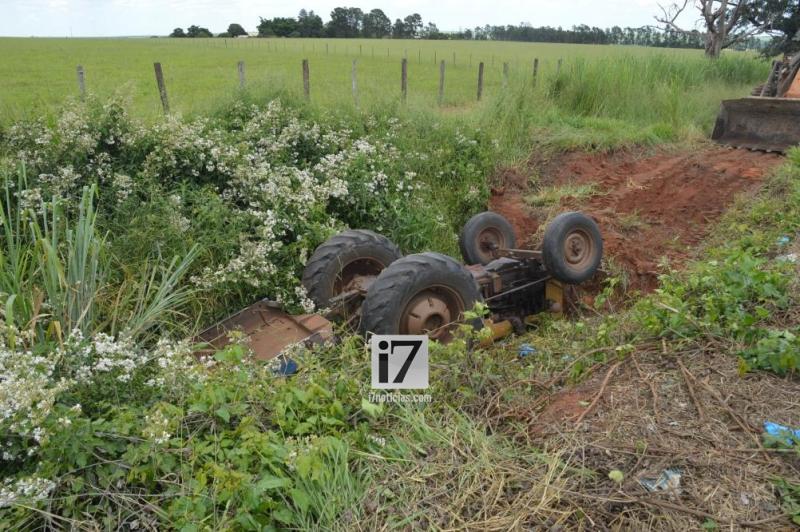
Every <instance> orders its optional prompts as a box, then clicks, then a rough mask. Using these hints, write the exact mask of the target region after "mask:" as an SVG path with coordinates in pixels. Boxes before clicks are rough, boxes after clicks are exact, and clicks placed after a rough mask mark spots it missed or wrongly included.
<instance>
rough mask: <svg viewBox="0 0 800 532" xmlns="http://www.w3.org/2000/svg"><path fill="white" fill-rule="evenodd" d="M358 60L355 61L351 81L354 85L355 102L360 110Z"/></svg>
mask: <svg viewBox="0 0 800 532" xmlns="http://www.w3.org/2000/svg"><path fill="white" fill-rule="evenodd" d="M356 62H357V61H356V60H355V59H353V69H352V70H351V71H350V79H351V81H352V84H353V101H354V102H355V104H356V109H358V77H357V76H356Z"/></svg>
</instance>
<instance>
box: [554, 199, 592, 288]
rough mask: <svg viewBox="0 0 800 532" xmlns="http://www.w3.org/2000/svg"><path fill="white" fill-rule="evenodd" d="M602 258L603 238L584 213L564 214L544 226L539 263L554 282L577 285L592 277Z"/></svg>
mask: <svg viewBox="0 0 800 532" xmlns="http://www.w3.org/2000/svg"><path fill="white" fill-rule="evenodd" d="M602 258H603V237H602V236H601V235H600V229H599V228H598V227H597V224H596V223H595V222H594V220H592V219H591V218H589V217H588V216H586V215H585V214H583V213H580V212H565V213H563V214H559V215H558V216H556V217H555V218H553V220H552V221H551V222H550V223H549V224H547V228H546V229H545V231H544V242H543V244H542V260H543V261H544V265H545V268H547V271H548V272H549V273H550V275H552V276H553V277H554V278H555V279H556V280H558V281H561V282H563V283H566V284H580V283H582V282H584V281H586V280H588V279H590V278H591V277H592V276H593V275H594V274H595V272H596V271H597V269H598V268H599V267H600V260H601V259H602Z"/></svg>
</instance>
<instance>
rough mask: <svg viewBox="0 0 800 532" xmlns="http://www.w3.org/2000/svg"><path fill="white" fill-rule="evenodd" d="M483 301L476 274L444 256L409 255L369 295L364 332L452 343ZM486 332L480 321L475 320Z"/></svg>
mask: <svg viewBox="0 0 800 532" xmlns="http://www.w3.org/2000/svg"><path fill="white" fill-rule="evenodd" d="M481 300H482V297H481V294H480V290H479V289H478V284H477V283H476V282H475V279H474V278H473V276H472V274H471V273H469V272H468V271H467V270H466V268H464V266H462V265H461V264H459V263H458V262H457V261H456V260H454V259H452V258H450V257H448V256H447V255H442V254H440V253H419V254H416V255H409V256H407V257H403V258H402V259H400V260H397V261H395V262H394V263H392V265H391V266H389V267H388V268H386V269H385V270H384V271H382V272H381V274H380V275H379V276H378V278H377V279H376V280H375V282H374V283H373V284H372V286H371V287H370V289H369V291H368V292H367V297H366V299H365V300H364V305H363V306H362V308H361V311H362V313H361V314H362V318H361V332H362V333H363V334H364V335H367V334H427V335H428V336H429V337H430V338H431V339H433V340H438V341H439V342H442V343H446V342H448V341H449V340H451V339H452V332H453V328H454V327H455V325H456V324H457V323H458V322H461V321H462V320H463V319H464V312H465V311H469V310H472V308H473V306H474V305H475V303H477V302H479V301H481ZM470 324H471V325H472V326H473V327H474V328H475V329H480V328H481V326H482V324H483V322H482V320H481V319H480V318H475V319H473V320H471V321H470Z"/></svg>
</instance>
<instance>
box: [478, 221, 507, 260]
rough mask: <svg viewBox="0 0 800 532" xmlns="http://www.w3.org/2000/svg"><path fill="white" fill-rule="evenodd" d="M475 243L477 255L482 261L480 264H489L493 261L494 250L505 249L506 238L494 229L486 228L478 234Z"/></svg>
mask: <svg viewBox="0 0 800 532" xmlns="http://www.w3.org/2000/svg"><path fill="white" fill-rule="evenodd" d="M477 241H478V255H480V257H481V259H483V261H482V262H490V261H491V260H492V259H494V253H493V251H494V250H495V249H498V248H504V247H506V238H505V236H504V235H503V233H502V231H500V230H499V229H497V228H496V227H487V228H486V229H484V230H483V231H481V232H480V233H478V238H477Z"/></svg>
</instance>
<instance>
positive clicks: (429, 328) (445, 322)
mask: <svg viewBox="0 0 800 532" xmlns="http://www.w3.org/2000/svg"><path fill="white" fill-rule="evenodd" d="M463 313H464V301H463V300H462V299H461V297H460V296H459V295H458V294H457V293H456V292H455V291H453V290H452V289H450V288H448V287H446V286H432V287H430V288H426V289H425V290H423V291H421V292H419V293H418V294H417V295H415V296H414V297H412V298H411V301H409V302H408V304H407V305H406V308H405V309H404V310H403V312H402V314H401V315H400V333H401V334H427V335H428V336H429V337H430V338H431V339H433V340H438V341H439V342H448V341H449V340H450V339H452V337H453V335H452V328H453V325H454V324H455V322H457V321H458V320H459V319H460V318H461V316H462V315H463Z"/></svg>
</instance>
